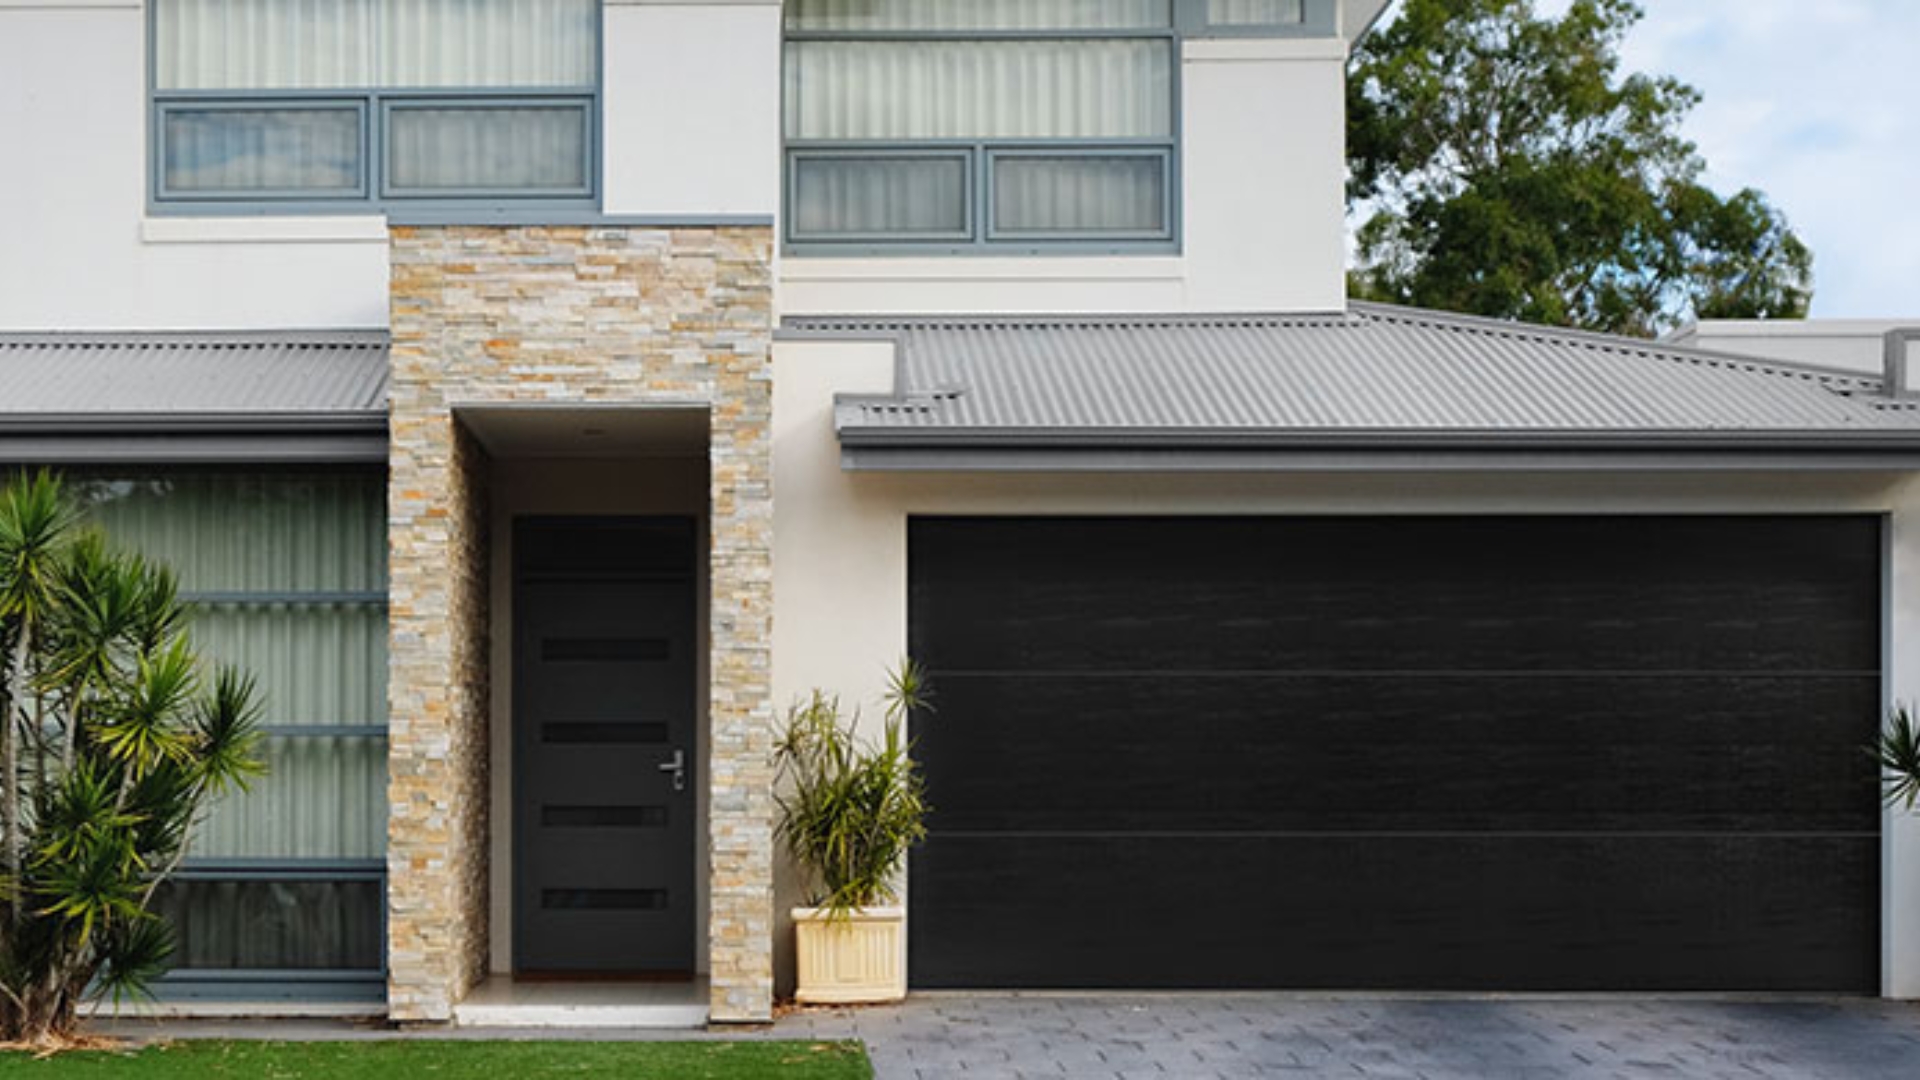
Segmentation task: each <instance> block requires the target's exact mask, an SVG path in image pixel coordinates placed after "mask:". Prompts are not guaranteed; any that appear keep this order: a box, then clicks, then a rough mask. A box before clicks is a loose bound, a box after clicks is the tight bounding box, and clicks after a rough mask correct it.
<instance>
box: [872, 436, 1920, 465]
mask: <svg viewBox="0 0 1920 1080" xmlns="http://www.w3.org/2000/svg"><path fill="white" fill-rule="evenodd" d="M840 443H841V461H842V466H843V468H845V469H848V470H850V471H868V470H876V471H962V472H1034V471H1074V472H1153V471H1180V472H1187V471H1281V472H1285V471H1326V470H1336V471H1346V470H1389V471H1400V470H1415V471H1511V470H1528V471H1556V470H1577V471H1592V470H1596V469H1606V470H1622V471H1648V472H1674V471H1699V470H1707V471H1723V470H1751V471H1775V470H1788V471H1802V470H1815V471H1847V470H1852V471H1913V470H1920V431H1915V432H1882V431H1876V432H1834V431H1819V430H1810V431H1768V432H1761V431H1715V432H1697V431H1696V432H1647V431H1616V432H1517V431H1446V432H1429V431H1420V432H1410V431H1367V432H1328V431H1259V432H1207V431H1177V432H1175V431H1161V432H1086V431H1024V432H1015V431H991V432H988V431H979V430H967V429H945V430H926V429H917V430H916V429H900V428H859V427H851V426H849V427H843V428H842V429H841V431H840Z"/></svg>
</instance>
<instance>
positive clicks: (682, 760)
mask: <svg viewBox="0 0 1920 1080" xmlns="http://www.w3.org/2000/svg"><path fill="white" fill-rule="evenodd" d="M660 771H661V772H663V773H672V774H673V790H675V791H685V790H687V752H686V751H685V750H675V751H674V752H673V760H672V761H663V762H661V763H660Z"/></svg>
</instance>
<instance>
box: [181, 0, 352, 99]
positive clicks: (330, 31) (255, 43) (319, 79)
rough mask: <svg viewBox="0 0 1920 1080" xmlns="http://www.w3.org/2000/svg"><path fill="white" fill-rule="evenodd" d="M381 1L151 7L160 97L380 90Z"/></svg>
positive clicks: (242, 0)
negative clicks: (376, 16) (170, 93)
mask: <svg viewBox="0 0 1920 1080" xmlns="http://www.w3.org/2000/svg"><path fill="white" fill-rule="evenodd" d="M374 3H375V0H153V4H154V9H153V12H154V14H153V33H154V40H153V60H154V80H155V85H156V86H158V87H159V88H160V89H161V90H315V89H323V88H358V87H368V86H372V85H374V81H375V79H374V70H373V4H374Z"/></svg>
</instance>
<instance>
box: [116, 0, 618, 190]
mask: <svg viewBox="0 0 1920 1080" xmlns="http://www.w3.org/2000/svg"><path fill="white" fill-rule="evenodd" d="M151 7H152V12H153V15H152V18H153V25H152V49H153V53H152V80H153V82H152V133H151V146H152V155H153V165H152V181H151V182H152V192H151V193H152V200H153V202H154V204H155V205H156V206H157V207H184V208H192V209H196V210H202V211H204V210H222V211H236V210H238V211H246V210H254V211H261V212H283V211H287V210H313V209H320V210H335V211H355V210H367V209H370V208H373V207H375V206H382V205H393V204H398V203H415V204H417V203H441V204H448V203H459V204H470V203H472V202H475V201H481V202H506V201H511V202H513V203H514V204H515V205H523V204H526V203H528V202H532V203H536V204H551V205H556V206H569V207H579V206H591V205H593V202H594V200H595V197H596V195H597V190H596V187H597V184H596V181H597V173H598V169H597V166H596V163H595V157H596V154H595V149H596V147H595V143H596V141H597V140H596V137H595V133H596V132H597V131H598V127H599V120H598V114H599V95H600V90H599V85H600V74H599V66H600V62H599V57H600V10H599V3H598V0H484V2H474V0H153V3H152V5H151Z"/></svg>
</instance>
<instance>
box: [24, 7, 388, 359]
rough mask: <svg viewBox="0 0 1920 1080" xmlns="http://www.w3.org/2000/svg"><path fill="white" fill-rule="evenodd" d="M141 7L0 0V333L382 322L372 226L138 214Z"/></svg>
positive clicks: (143, 171) (380, 241)
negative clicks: (1, 227) (0, 154)
mask: <svg viewBox="0 0 1920 1080" xmlns="http://www.w3.org/2000/svg"><path fill="white" fill-rule="evenodd" d="M146 78H147V76H146V13H145V11H144V10H143V9H142V8H141V6H140V5H139V4H137V3H132V2H126V0H37V2H33V3H23V2H22V0H4V2H0V146H4V147H6V154H5V156H4V160H5V162H6V164H5V167H4V168H0V206H4V207H5V211H4V212H5V214H6V219H7V228H6V240H5V243H4V244H0V330H48V329H161V328H208V327H235V328H260V327H361V326H382V325H385V324H386V321H387V262H386V259H387V249H386V235H385V229H384V226H383V225H381V223H380V222H379V221H378V219H371V218H359V219H339V218H326V219H322V218H300V219H292V220H258V219H256V220H253V221H247V222H238V221H214V220H211V219H202V220H203V221H204V225H197V224H196V223H195V222H190V221H180V220H170V221H159V220H157V219H156V220H153V221H149V220H148V219H147V218H146V215H145V208H146V175H147V157H146V154H147V138H146V131H145V127H146Z"/></svg>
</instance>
